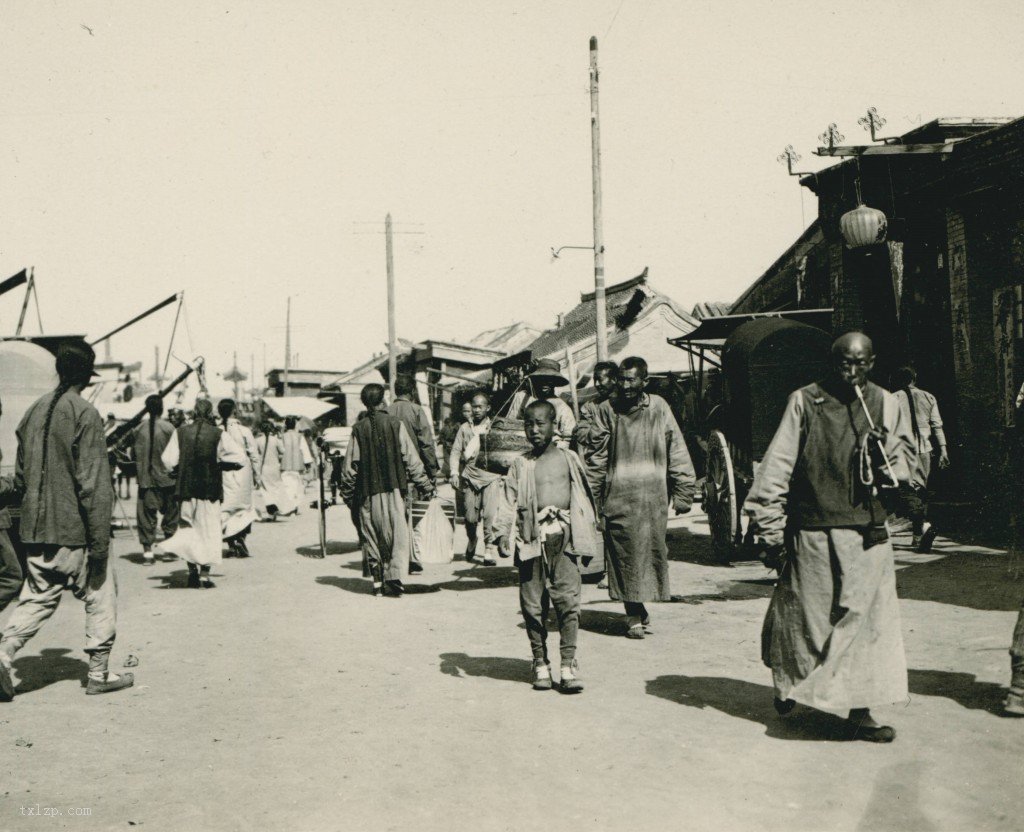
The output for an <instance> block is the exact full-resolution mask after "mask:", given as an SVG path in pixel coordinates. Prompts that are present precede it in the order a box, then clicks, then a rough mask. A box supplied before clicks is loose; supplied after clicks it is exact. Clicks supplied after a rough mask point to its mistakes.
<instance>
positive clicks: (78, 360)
mask: <svg viewBox="0 0 1024 832" xmlns="http://www.w3.org/2000/svg"><path fill="white" fill-rule="evenodd" d="M95 360H96V356H95V353H94V352H93V350H92V347H90V346H88V345H87V344H85V343H84V342H72V343H69V344H65V345H63V346H62V347H61V348H60V352H59V353H58V354H57V375H58V376H59V378H60V384H59V386H58V387H57V389H56V390H55V391H54V392H52V393H47V394H46V395H45V396H42V397H41V398H40V399H39V400H37V401H36V403H35V404H33V405H32V407H30V408H29V410H28V412H27V413H26V414H25V416H24V418H23V419H22V420H21V424H20V425H19V426H18V461H17V466H16V469H15V488H16V490H17V491H18V493H20V494H21V495H23V499H22V505H21V526H20V535H21V539H22V542H23V544H24V545H25V548H26V552H27V560H26V564H27V572H28V574H27V575H26V579H25V585H24V586H23V587H22V590H21V597H20V598H19V599H18V606H17V607H15V609H14V612H13V613H12V614H11V617H10V619H9V620H8V622H7V626H6V627H5V628H4V632H3V637H2V638H0V701H7V702H9V701H10V700H11V699H13V698H14V683H13V680H12V678H11V662H12V659H13V658H14V655H15V653H17V651H18V650H19V649H20V648H21V647H22V646H23V645H24V644H25V642H27V641H28V640H29V639H30V638H32V636H34V635H35V634H36V633H37V632H39V628H40V627H41V626H42V625H43V622H44V621H46V619H48V618H49V617H50V616H51V615H53V612H54V610H56V609H57V605H58V604H59V603H60V599H61V593H62V592H63V590H65V589H70V590H72V591H73V592H74V594H75V596H76V597H77V598H80V599H82V600H83V601H85V652H86V653H88V654H89V682H88V686H87V687H86V689H85V692H86V693H87V694H96V693H108V692H110V691H115V690H121V689H122V688H126V687H129V686H130V685H132V683H133V682H134V678H133V676H132V674H131V673H125V674H123V675H121V676H118V675H116V674H113V673H110V672H109V671H108V669H107V668H108V664H109V661H110V650H111V648H112V647H113V646H114V638H115V636H116V630H117V583H116V580H115V578H114V570H113V565H112V564H111V563H110V562H109V558H108V554H109V548H110V515H111V510H112V506H113V500H114V494H113V489H112V487H111V483H110V463H109V461H108V459H107V447H106V442H105V441H104V438H103V420H102V419H101V418H100V414H99V413H98V412H97V411H96V408H95V407H93V406H92V405H91V404H89V403H88V402H87V401H86V400H85V399H83V398H82V395H81V393H82V390H83V389H84V388H85V387H86V385H88V384H89V383H90V380H91V378H92V376H93V364H94V363H95Z"/></svg>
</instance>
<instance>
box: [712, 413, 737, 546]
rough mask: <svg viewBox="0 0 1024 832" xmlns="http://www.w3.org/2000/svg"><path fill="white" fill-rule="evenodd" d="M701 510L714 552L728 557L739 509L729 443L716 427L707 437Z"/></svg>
mask: <svg viewBox="0 0 1024 832" xmlns="http://www.w3.org/2000/svg"><path fill="white" fill-rule="evenodd" d="M704 511H705V513H706V514H707V516H708V524H709V525H710V526H711V542H712V545H713V546H714V549H715V554H716V555H717V556H718V557H719V558H720V559H721V560H725V561H728V560H729V559H731V557H732V554H733V552H734V551H735V549H736V541H737V539H738V537H739V528H740V510H739V505H738V501H737V495H736V477H735V474H734V473H733V467H732V456H731V454H730V453H729V444H728V443H727V442H726V441H725V436H724V434H723V433H722V432H721V431H720V430H713V431H711V434H710V435H709V436H708V457H707V476H706V478H705V480H704Z"/></svg>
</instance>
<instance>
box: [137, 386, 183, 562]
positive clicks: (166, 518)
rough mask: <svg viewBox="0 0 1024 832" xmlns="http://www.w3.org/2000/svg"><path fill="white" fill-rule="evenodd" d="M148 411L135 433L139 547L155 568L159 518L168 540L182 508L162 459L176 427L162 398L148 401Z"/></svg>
mask: <svg viewBox="0 0 1024 832" xmlns="http://www.w3.org/2000/svg"><path fill="white" fill-rule="evenodd" d="M146 411H147V412H148V413H149V418H148V419H147V420H146V421H145V422H144V423H143V424H141V425H139V427H138V429H137V430H136V431H135V439H134V442H133V443H132V454H133V456H134V457H135V464H136V466H137V472H138V477H139V492H138V495H137V500H136V507H135V512H136V519H137V521H138V527H139V543H141V544H142V560H143V562H145V563H147V564H151V563H153V562H154V557H153V546H154V544H155V543H156V522H157V514H158V513H159V514H160V515H161V517H162V522H161V524H160V525H161V528H162V530H163V533H164V539H165V540H166V539H167V538H169V537H171V536H172V535H173V534H174V533H175V532H176V531H177V530H178V513H179V508H178V495H177V488H176V485H175V482H174V477H172V476H171V474H170V472H169V471H168V470H167V469H166V468H165V467H164V463H163V461H162V460H161V459H160V457H161V455H162V454H163V452H164V449H165V448H166V447H167V443H168V442H170V441H171V437H172V436H173V435H174V426H173V425H171V423H170V422H168V421H167V420H166V419H163V418H162V416H163V412H164V400H163V399H162V398H161V397H160V396H158V395H156V394H153V395H151V396H147V397H146Z"/></svg>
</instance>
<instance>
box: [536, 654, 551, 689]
mask: <svg viewBox="0 0 1024 832" xmlns="http://www.w3.org/2000/svg"><path fill="white" fill-rule="evenodd" d="M552 686H553V683H552V681H551V665H549V664H548V663H547V662H546V661H544V660H543V659H534V661H533V689H534V690H551V688H552Z"/></svg>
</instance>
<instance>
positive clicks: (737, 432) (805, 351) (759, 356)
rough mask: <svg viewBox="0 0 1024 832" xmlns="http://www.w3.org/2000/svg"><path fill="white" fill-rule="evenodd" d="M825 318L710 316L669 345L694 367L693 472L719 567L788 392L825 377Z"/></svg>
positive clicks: (818, 313)
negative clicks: (698, 451)
mask: <svg viewBox="0 0 1024 832" xmlns="http://www.w3.org/2000/svg"><path fill="white" fill-rule="evenodd" d="M830 313H831V310H809V311H806V312H798V313H776V314H772V315H767V316H753V315H737V316H724V317H720V318H711V319H707V320H705V321H704V322H702V324H701V326H700V327H698V328H697V329H696V330H694V331H693V332H691V333H689V334H688V335H685V336H682V337H680V338H676V339H673V340H672V343H673V344H675V345H676V346H678V347H680V348H681V349H683V350H686V351H687V352H688V353H690V356H691V360H693V361H694V365H695V366H694V373H695V377H696V380H697V383H696V385H695V389H696V391H697V397H698V401H697V403H696V405H695V407H694V409H693V410H694V424H693V425H692V426H691V431H692V433H695V434H697V435H698V436H699V437H700V442H701V445H702V448H703V451H704V454H703V457H704V458H703V471H698V475H700V474H703V478H704V479H703V482H704V484H703V489H702V499H703V507H704V511H705V513H706V514H707V517H708V523H709V525H710V528H711V538H712V542H713V545H714V548H715V552H716V553H717V555H718V557H719V558H720V559H721V560H723V561H729V560H732V559H733V558H734V557H735V556H736V554H737V553H738V551H739V548H740V544H741V543H742V541H743V534H744V531H743V522H742V517H741V514H740V509H741V507H742V505H743V501H744V499H745V498H746V496H747V493H748V492H749V490H750V486H751V484H752V483H753V480H754V474H755V472H756V471H757V466H758V465H759V464H760V462H761V459H762V458H763V457H764V454H765V452H766V451H767V449H768V445H769V443H770V442H771V440H772V437H773V436H774V435H775V430H776V428H777V427H778V425H779V421H780V419H781V418H782V413H783V411H784V410H785V406H786V400H787V399H788V397H789V394H790V393H792V392H793V391H794V390H796V389H798V388H799V387H803V386H804V385H806V384H810V383H811V382H813V381H817V380H818V379H820V378H822V377H824V375H825V373H826V371H827V368H828V356H829V349H830V346H831V342H832V337H831V335H830V334H829V333H828V332H827V331H826V329H825V328H824V327H827V326H828V321H829V318H830V317H831V316H830ZM783 315H785V317H783ZM800 319H803V320H804V321H808V323H804V322H801V320H800ZM709 324H711V325H710V326H709ZM814 324H817V325H814Z"/></svg>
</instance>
